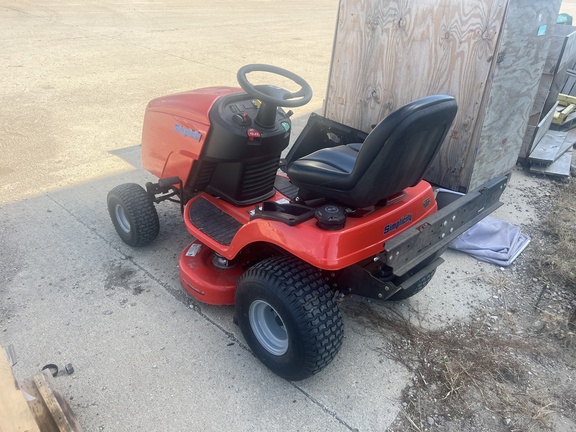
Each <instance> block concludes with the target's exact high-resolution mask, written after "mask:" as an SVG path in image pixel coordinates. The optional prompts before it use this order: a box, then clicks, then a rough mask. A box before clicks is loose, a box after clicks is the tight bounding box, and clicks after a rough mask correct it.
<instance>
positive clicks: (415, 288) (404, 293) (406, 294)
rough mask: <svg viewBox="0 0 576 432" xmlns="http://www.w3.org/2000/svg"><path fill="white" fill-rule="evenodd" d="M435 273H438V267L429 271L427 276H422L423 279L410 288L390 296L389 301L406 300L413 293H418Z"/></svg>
mask: <svg viewBox="0 0 576 432" xmlns="http://www.w3.org/2000/svg"><path fill="white" fill-rule="evenodd" d="M434 273H436V269H434V270H432V271H431V272H430V273H428V274H427V275H426V276H424V277H422V278H421V279H418V281H417V282H416V283H415V284H414V285H412V286H409V287H408V288H406V289H403V290H401V291H398V292H397V293H396V294H394V295H393V296H391V297H389V298H388V299H387V301H400V300H406V299H407V298H410V297H412V296H413V295H416V294H418V293H419V292H420V291H422V290H423V289H424V287H425V286H426V285H428V282H430V280H431V279H432V276H434Z"/></svg>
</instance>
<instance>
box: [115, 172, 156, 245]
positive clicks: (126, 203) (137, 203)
mask: <svg viewBox="0 0 576 432" xmlns="http://www.w3.org/2000/svg"><path fill="white" fill-rule="evenodd" d="M108 212H109V213H110V218H111V219H112V223H113V224H114V228H116V232H117V233H118V235H119V236H120V238H121V239H122V240H124V242H125V243H126V244H128V245H130V246H145V245H147V244H148V243H150V242H151V241H152V240H154V239H155V238H156V237H157V236H158V232H159V231H160V221H159V220H158V213H157V212H156V207H154V203H153V202H152V199H151V198H150V195H148V193H147V192H146V191H145V190H144V188H143V187H142V186H140V185H138V184H135V183H125V184H121V185H119V186H116V187H115V188H114V189H112V190H111V191H110V192H108Z"/></svg>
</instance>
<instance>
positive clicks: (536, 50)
mask: <svg viewBox="0 0 576 432" xmlns="http://www.w3.org/2000/svg"><path fill="white" fill-rule="evenodd" d="M560 3H561V2H560V1H559V0H553V1H551V0H532V1H529V2H527V1H524V0H510V1H509V3H508V10H507V13H506V20H505V23H504V28H503V32H502V36H501V41H500V45H499V47H498V53H499V54H498V56H499V57H501V58H502V57H503V61H501V62H499V63H497V64H496V66H495V69H494V72H493V74H492V75H491V77H492V80H491V83H489V84H490V88H489V93H487V94H486V95H485V99H486V100H487V103H486V107H485V114H484V115H485V118H484V120H483V121H482V122H480V121H478V122H477V123H476V126H475V127H476V129H477V131H476V132H475V134H474V141H473V142H472V143H471V148H470V153H469V154H468V157H467V159H466V165H465V169H464V172H465V173H466V174H467V175H468V177H463V179H462V183H463V184H465V185H466V184H467V185H468V188H469V189H474V188H476V187H478V186H480V185H481V184H483V183H484V182H486V181H488V180H490V179H491V178H494V177H496V176H498V175H502V174H506V173H508V172H510V171H511V170H512V168H514V166H515V165H516V162H517V160H518V156H519V154H520V150H521V148H522V142H523V138H524V134H525V133H526V129H527V126H528V119H529V117H530V112H531V109H532V105H533V101H534V98H535V96H536V92H537V91H538V87H539V83H540V78H541V76H542V71H543V68H544V64H545V62H546V59H547V50H548V48H549V46H550V42H551V38H552V34H551V30H552V28H553V27H554V25H553V23H555V22H556V18H557V16H558V10H559V9H560ZM543 26H546V29H547V30H546V34H543V35H540V32H539V30H541V27H543ZM481 114H482V113H481ZM470 173H471V174H470Z"/></svg>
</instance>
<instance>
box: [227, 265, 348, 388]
mask: <svg viewBox="0 0 576 432" xmlns="http://www.w3.org/2000/svg"><path fill="white" fill-rule="evenodd" d="M235 303H236V318H237V320H238V325H239V326H240V330H241V331H242V334H243V335H244V338H245V339H246V342H247V343H248V345H249V346H250V348H251V349H252V352H253V353H254V355H255V356H256V357H257V358H258V359H259V360H260V361H261V362H262V363H264V364H265V365H266V366H267V367H268V368H269V369H270V370H271V371H272V372H274V373H275V374H277V375H279V376H281V377H282V378H285V379H287V380H291V381H298V380H302V379H305V378H308V377H310V376H312V375H314V374H315V373H317V372H319V371H320V370H322V369H323V368H324V367H326V366H327V365H328V364H329V363H330V362H331V361H332V359H333V358H334V357H335V356H336V354H337V353H338V350H339V349H340V346H341V345H342V341H343V336H344V324H343V322H342V315H341V313H340V309H339V308H338V305H337V304H336V301H335V295H334V293H333V292H332V290H330V288H329V287H328V285H327V284H326V283H325V281H324V279H323V278H322V275H321V273H320V271H319V270H318V269H316V268H314V267H311V266H310V265H308V264H306V263H304V262H302V261H300V260H298V259H297V258H294V257H274V258H268V259H265V260H263V261H261V262H259V263H258V264H256V265H255V266H254V267H252V268H250V269H249V270H248V271H247V272H246V273H245V274H244V275H243V276H242V277H241V278H240V280H239V281H238V285H237V287H236V298H235Z"/></svg>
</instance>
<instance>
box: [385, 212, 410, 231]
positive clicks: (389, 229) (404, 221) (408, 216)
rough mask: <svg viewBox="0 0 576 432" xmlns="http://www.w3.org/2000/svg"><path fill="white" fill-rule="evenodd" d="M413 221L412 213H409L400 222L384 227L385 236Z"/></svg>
mask: <svg viewBox="0 0 576 432" xmlns="http://www.w3.org/2000/svg"><path fill="white" fill-rule="evenodd" d="M411 220H412V213H408V214H407V215H406V216H402V217H401V218H400V220H399V221H397V222H394V223H391V224H388V225H386V226H385V227H384V234H388V233H389V232H390V231H394V230H397V229H398V228H400V227H401V226H402V225H404V224H405V223H408V222H410V221H411Z"/></svg>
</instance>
